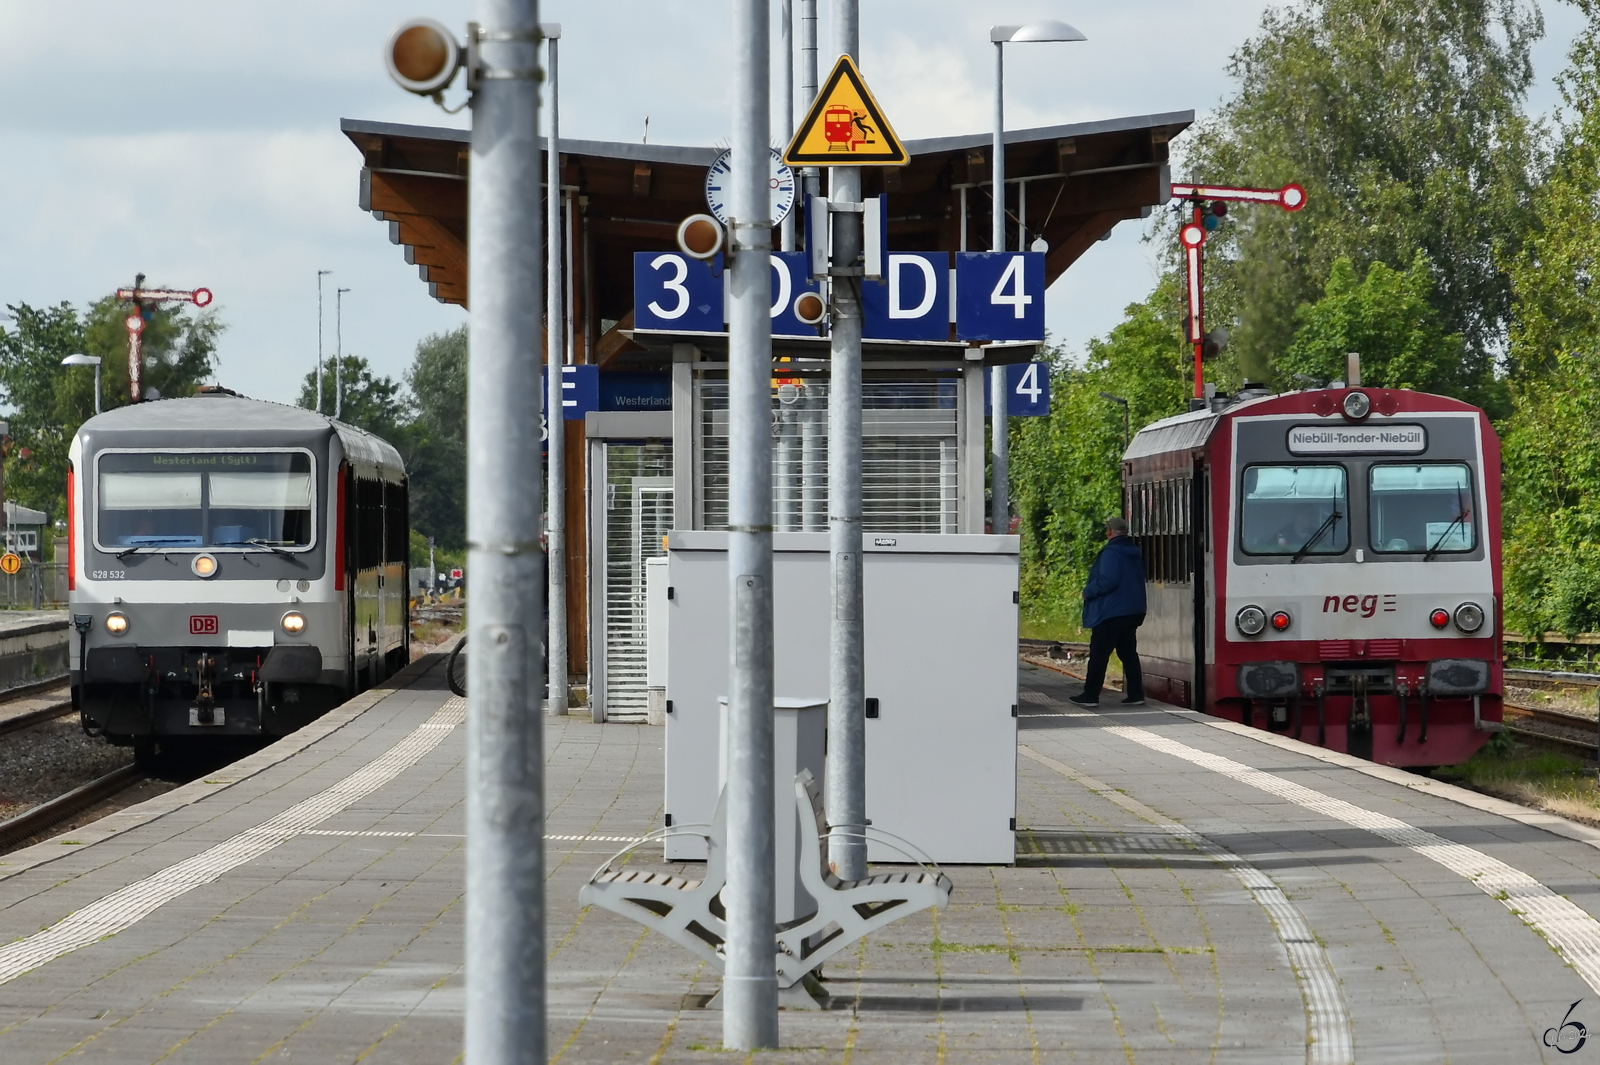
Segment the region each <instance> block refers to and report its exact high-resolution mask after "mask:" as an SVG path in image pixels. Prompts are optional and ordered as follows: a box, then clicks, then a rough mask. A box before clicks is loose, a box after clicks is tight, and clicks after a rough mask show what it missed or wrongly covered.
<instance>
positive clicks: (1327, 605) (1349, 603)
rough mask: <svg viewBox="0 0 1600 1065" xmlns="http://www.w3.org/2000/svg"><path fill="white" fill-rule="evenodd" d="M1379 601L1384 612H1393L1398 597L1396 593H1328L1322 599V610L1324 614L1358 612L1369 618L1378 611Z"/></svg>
mask: <svg viewBox="0 0 1600 1065" xmlns="http://www.w3.org/2000/svg"><path fill="white" fill-rule="evenodd" d="M1380 603H1381V604H1382V606H1383V612H1384V613H1385V614H1393V613H1394V612H1395V610H1397V609H1398V608H1399V605H1400V597H1399V596H1397V595H1383V596H1377V595H1347V596H1344V597H1343V598H1341V597H1339V596H1337V595H1330V596H1325V597H1324V598H1323V600H1322V612H1323V613H1324V614H1337V613H1340V612H1341V611H1343V612H1344V613H1346V614H1356V613H1359V614H1360V615H1361V616H1362V617H1364V618H1370V617H1371V616H1372V615H1374V614H1376V613H1377V612H1378V606H1379V604H1380Z"/></svg>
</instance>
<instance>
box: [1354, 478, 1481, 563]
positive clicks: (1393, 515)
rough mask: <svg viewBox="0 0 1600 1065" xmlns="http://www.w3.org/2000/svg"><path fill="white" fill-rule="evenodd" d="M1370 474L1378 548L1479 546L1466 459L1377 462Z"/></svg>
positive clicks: (1456, 549)
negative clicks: (1453, 460)
mask: <svg viewBox="0 0 1600 1065" xmlns="http://www.w3.org/2000/svg"><path fill="white" fill-rule="evenodd" d="M1370 477H1371V481H1370V485H1369V490H1370V496H1369V498H1370V500H1371V511H1372V517H1371V521H1372V530H1371V533H1372V550H1374V551H1378V552H1384V553H1388V554H1407V553H1424V554H1425V553H1427V552H1429V551H1438V552H1440V553H1443V552H1446V551H1454V552H1460V551H1471V550H1472V549H1473V548H1474V547H1476V546H1477V536H1476V529H1475V523H1474V521H1473V513H1472V510H1473V508H1472V471H1471V470H1470V469H1469V468H1468V467H1467V465H1466V464H1465V463H1460V462H1450V463H1430V464H1419V463H1394V464H1392V465H1391V464H1384V465H1375V466H1373V467H1372V471H1371V474H1370Z"/></svg>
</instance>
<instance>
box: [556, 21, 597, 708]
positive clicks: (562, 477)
mask: <svg viewBox="0 0 1600 1065" xmlns="http://www.w3.org/2000/svg"><path fill="white" fill-rule="evenodd" d="M546 33H547V38H546V42H547V43H546V44H545V48H546V49H547V54H548V57H549V85H550V102H549V105H548V107H547V108H546V110H547V112H548V114H549V116H550V118H549V125H548V129H549V136H548V137H547V138H546V139H545V173H546V174H547V175H548V177H546V179H545V190H546V195H545V247H546V249H547V258H546V260H545V286H546V287H545V321H544V336H545V362H546V373H545V381H546V382H547V384H548V387H547V389H546V396H545V404H544V407H545V422H546V425H547V427H548V433H549V446H548V448H547V451H548V454H549V460H548V461H549V477H550V495H549V499H550V502H549V506H548V507H547V513H548V514H549V516H550V518H549V520H550V536H549V541H548V547H547V549H548V551H549V553H550V629H549V640H550V642H549V643H548V644H547V645H546V646H548V647H549V649H550V685H549V687H550V701H549V703H548V704H547V712H548V713H549V715H550V716H551V717H566V716H567V507H566V502H567V433H566V429H567V423H566V411H565V408H564V407H563V406H562V403H561V367H563V366H565V365H566V362H567V358H566V350H567V301H566V298H565V286H564V285H563V284H562V273H563V271H562V263H563V260H562V255H563V249H562V245H563V244H564V243H565V240H564V238H565V236H566V233H565V231H564V230H563V229H562V228H561V118H560V104H561V92H560V87H561V80H560V78H561V75H560V69H559V67H558V66H557V65H556V61H557V59H558V58H559V56H558V52H559V48H558V46H559V45H560V43H561V31H560V28H559V27H555V26H550V27H546ZM595 710H596V712H598V704H596V707H595Z"/></svg>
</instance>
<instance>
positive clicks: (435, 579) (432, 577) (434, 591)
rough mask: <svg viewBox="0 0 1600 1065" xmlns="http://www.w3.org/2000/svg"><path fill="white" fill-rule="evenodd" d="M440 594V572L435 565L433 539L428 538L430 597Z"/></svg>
mask: <svg viewBox="0 0 1600 1065" xmlns="http://www.w3.org/2000/svg"><path fill="white" fill-rule="evenodd" d="M438 594H439V571H438V569H436V568H435V567H434V564H433V537H431V536H430V537H428V595H429V596H437V595H438Z"/></svg>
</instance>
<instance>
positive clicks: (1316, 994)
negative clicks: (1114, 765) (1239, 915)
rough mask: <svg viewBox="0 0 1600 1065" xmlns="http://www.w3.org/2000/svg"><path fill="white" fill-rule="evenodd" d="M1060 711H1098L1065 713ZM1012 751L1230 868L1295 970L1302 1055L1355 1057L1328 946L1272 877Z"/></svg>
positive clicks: (1330, 1064) (1341, 1060) (1331, 1064)
mask: <svg viewBox="0 0 1600 1065" xmlns="http://www.w3.org/2000/svg"><path fill="white" fill-rule="evenodd" d="M1065 716H1068V717H1097V716H1099V715H1096V714H1090V713H1087V712H1069V713H1068V714H1066V715H1065ZM1017 751H1018V753H1019V754H1022V755H1023V756H1025V757H1027V758H1031V759H1032V760H1033V761H1035V762H1038V763H1039V764H1040V765H1043V766H1046V767H1047V768H1049V769H1053V770H1055V771H1056V772H1057V773H1060V774H1061V775H1062V776H1064V777H1066V778H1067V779H1068V780H1070V781H1072V782H1073V783H1075V784H1078V785H1080V786H1082V787H1083V788H1086V789H1087V790H1089V791H1092V792H1094V793H1095V794H1096V795H1099V796H1100V797H1102V798H1105V799H1109V800H1111V801H1112V802H1114V803H1116V804H1117V805H1118V806H1120V807H1122V808H1123V809H1124V810H1127V811H1128V812H1129V813H1131V814H1133V815H1134V816H1135V817H1138V818H1140V819H1142V820H1145V821H1148V822H1150V823H1151V824H1153V825H1155V826H1157V827H1158V828H1161V829H1162V830H1164V831H1166V832H1168V833H1170V834H1172V835H1174V836H1177V837H1178V838H1180V839H1182V840H1184V841H1185V842H1187V843H1189V844H1190V845H1191V846H1193V847H1194V848H1195V849H1196V850H1197V851H1199V852H1200V853H1201V854H1203V855H1205V856H1206V857H1207V858H1208V859H1210V860H1211V861H1213V862H1215V863H1216V864H1218V865H1221V866H1223V867H1225V868H1226V869H1228V871H1229V872H1231V873H1233V875H1234V876H1235V877H1237V878H1238V880H1239V882H1240V884H1242V885H1243V886H1244V889H1245V891H1246V892H1247V893H1248V894H1249V895H1250V897H1251V898H1253V899H1255V901H1256V903H1257V905H1259V906H1260V907H1261V908H1262V909H1263V910H1265V911H1266V914H1267V919H1268V920H1269V921H1270V922H1271V924H1272V927H1273V930H1274V931H1276V932H1277V934H1278V939H1279V940H1280V941H1281V942H1282V944H1283V948H1284V952H1285V954H1287V955H1288V958H1289V963H1290V965H1291V967H1292V968H1293V969H1294V974H1295V979H1296V980H1297V981H1298V983H1299V984H1300V994H1301V998H1302V1000H1303V1001H1304V1003H1305V1008H1306V1027H1307V1028H1308V1030H1309V1034H1310V1036H1311V1040H1310V1043H1309V1044H1308V1045H1307V1047H1306V1060H1307V1061H1309V1062H1311V1063H1312V1065H1346V1063H1348V1062H1352V1061H1354V1060H1355V1051H1354V1034H1353V1031H1352V1029H1351V1022H1350V1012H1349V1009H1348V1007H1347V1006H1346V1004H1345V1001H1344V996H1343V995H1342V994H1340V992H1339V977H1338V974H1337V973H1336V972H1335V971H1334V968H1333V960H1332V959H1331V958H1329V957H1328V950H1327V948H1326V947H1325V946H1323V945H1322V941H1321V940H1319V939H1317V937H1316V935H1315V934H1313V933H1312V931H1311V925H1310V923H1309V922H1308V921H1307V920H1306V918H1305V915H1304V914H1303V913H1301V912H1300V908H1299V907H1298V906H1296V905H1295V904H1294V902H1293V900H1291V899H1290V898H1289V896H1288V894H1287V893H1286V892H1285V891H1284V890H1283V888H1282V887H1280V886H1279V885H1278V884H1277V882H1276V881H1274V880H1273V879H1272V878H1271V877H1270V876H1268V875H1267V874H1266V873H1264V872H1262V871H1261V870H1260V869H1257V868H1256V867H1255V866H1253V865H1251V864H1250V863H1249V862H1248V861H1246V860H1245V859H1243V858H1241V857H1240V856H1239V855H1237V854H1235V853H1234V852H1233V851H1231V850H1229V849H1228V848H1227V847H1224V846H1223V845H1222V844H1220V843H1218V842H1216V841H1215V840H1213V839H1211V838H1209V837H1207V836H1204V835H1202V834H1201V833H1199V832H1196V831H1195V830H1194V829H1192V828H1189V827H1188V826H1186V825H1183V824H1180V823H1178V822H1177V821H1174V820H1173V819H1172V818H1170V817H1168V816H1166V815H1165V814H1163V813H1161V812H1160V811H1159V810H1156V809H1155V808H1153V807H1150V806H1146V805H1145V804H1144V803H1142V802H1140V801H1139V800H1138V799H1135V798H1133V797H1132V796H1129V795H1124V794H1122V793H1121V792H1119V791H1117V790H1116V789H1115V788H1113V787H1112V786H1111V785H1109V784H1106V783H1103V782H1101V781H1099V780H1096V779H1095V778H1094V777H1091V776H1089V775H1088V774H1087V773H1082V772H1079V771H1078V770H1076V769H1074V768H1072V767H1071V766H1069V765H1067V764H1065V763H1063V762H1059V761H1057V760H1056V759H1054V758H1051V757H1050V756H1048V755H1045V754H1041V753H1040V752H1038V751H1036V750H1034V749H1033V748H1032V747H1029V746H1028V745H1027V744H1026V743H1019V744H1017Z"/></svg>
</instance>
